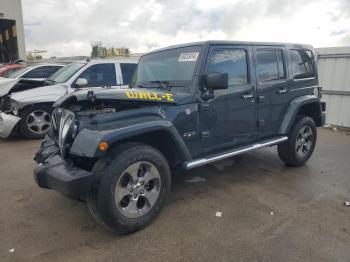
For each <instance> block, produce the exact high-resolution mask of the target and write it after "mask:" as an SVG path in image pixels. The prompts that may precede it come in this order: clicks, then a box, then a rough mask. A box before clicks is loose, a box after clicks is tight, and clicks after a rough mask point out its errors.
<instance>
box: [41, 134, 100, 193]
mask: <svg viewBox="0 0 350 262" xmlns="http://www.w3.org/2000/svg"><path fill="white" fill-rule="evenodd" d="M58 152H59V150H58V147H57V146H56V145H55V144H54V143H53V141H52V140H50V139H49V138H47V140H45V142H44V143H43V145H42V147H41V149H40V150H39V152H38V153H37V154H36V156H35V160H36V161H38V162H39V165H38V166H37V167H36V168H35V170H34V178H35V181H36V183H37V184H38V186H39V187H42V188H49V189H54V190H56V191H59V192H61V193H62V194H64V195H68V196H72V197H81V196H86V195H87V194H88V193H89V192H90V190H91V185H92V181H93V174H92V173H91V172H88V171H86V170H83V169H80V168H77V167H75V166H72V165H70V164H69V163H67V162H66V161H64V160H63V159H62V158H61V156H60V155H59V154H58Z"/></svg>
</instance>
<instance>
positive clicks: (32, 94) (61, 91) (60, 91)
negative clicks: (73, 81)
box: [11, 84, 68, 103]
mask: <svg viewBox="0 0 350 262" xmlns="http://www.w3.org/2000/svg"><path fill="white" fill-rule="evenodd" d="M67 90H68V87H67V86H65V85H61V84H58V85H52V86H42V87H38V88H35V89H30V90H26V91H21V92H16V93H13V94H11V99H13V100H15V101H17V102H32V103H35V102H55V101H57V100H58V99H59V98H60V97H62V96H64V95H65V94H66V93H67Z"/></svg>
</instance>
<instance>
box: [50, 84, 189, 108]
mask: <svg viewBox="0 0 350 262" xmlns="http://www.w3.org/2000/svg"><path fill="white" fill-rule="evenodd" d="M174 91H175V90H161V89H146V88H132V89H131V88H109V89H101V88H100V89H85V90H79V91H76V92H73V93H69V94H67V95H65V96H64V97H62V98H61V99H59V100H58V101H57V102H56V103H55V106H61V105H67V104H70V103H74V102H76V101H89V100H90V101H92V100H96V101H103V100H105V101H113V100H115V101H121V100H122V101H130V102H146V103H147V102H150V103H153V104H154V103H159V104H177V105H179V104H187V103H191V102H193V96H192V95H191V94H190V93H189V92H185V91H181V92H180V91H179V92H178V91H176V92H174Z"/></svg>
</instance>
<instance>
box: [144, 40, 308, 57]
mask: <svg viewBox="0 0 350 262" xmlns="http://www.w3.org/2000/svg"><path fill="white" fill-rule="evenodd" d="M195 45H202V46H205V45H251V46H257V45H258V46H288V47H294V48H306V49H313V47H312V46H311V45H308V44H298V43H282V42H254V41H228V40H207V41H200V42H191V43H184V44H179V45H171V46H167V47H164V48H160V49H156V50H153V51H150V52H148V53H146V54H150V53H156V52H159V51H165V50H169V49H175V48H180V47H187V46H195Z"/></svg>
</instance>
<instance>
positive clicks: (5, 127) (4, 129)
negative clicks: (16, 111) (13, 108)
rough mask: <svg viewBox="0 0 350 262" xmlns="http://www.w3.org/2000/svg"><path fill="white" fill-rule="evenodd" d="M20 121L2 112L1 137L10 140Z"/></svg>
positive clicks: (0, 120)
mask: <svg viewBox="0 0 350 262" xmlns="http://www.w3.org/2000/svg"><path fill="white" fill-rule="evenodd" d="M19 120H21V118H20V117H17V116H14V115H10V114H5V113H2V112H0V137H2V138H8V137H9V136H10V134H11V132H12V130H13V129H14V127H15V126H16V124H17V123H18V122H19Z"/></svg>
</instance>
